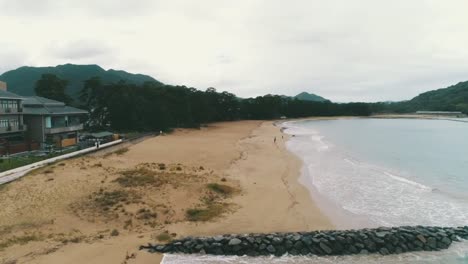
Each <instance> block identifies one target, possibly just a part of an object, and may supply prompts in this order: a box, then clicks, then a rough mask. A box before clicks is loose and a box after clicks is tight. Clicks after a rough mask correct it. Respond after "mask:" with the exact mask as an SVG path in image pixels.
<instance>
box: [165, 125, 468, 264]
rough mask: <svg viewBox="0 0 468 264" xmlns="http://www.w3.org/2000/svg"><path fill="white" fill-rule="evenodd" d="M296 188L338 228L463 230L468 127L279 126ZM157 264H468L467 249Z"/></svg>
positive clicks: (462, 245)
mask: <svg viewBox="0 0 468 264" xmlns="http://www.w3.org/2000/svg"><path fill="white" fill-rule="evenodd" d="M283 126H284V128H285V133H287V134H290V135H291V136H292V137H291V139H290V140H289V141H288V142H287V147H288V149H289V150H290V151H291V152H293V153H294V154H296V155H297V156H298V157H299V158H300V159H301V160H302V161H303V169H302V176H301V178H300V182H301V183H302V184H304V185H305V186H306V187H307V188H308V189H309V190H310V194H311V197H312V198H313V200H314V201H315V202H317V204H318V206H319V207H320V208H321V209H322V211H323V212H324V213H325V214H326V215H327V216H328V217H329V218H330V219H331V221H332V222H333V223H334V224H335V225H336V226H337V227H338V228H363V227H376V226H399V225H437V226H463V225H468V123H466V122H454V121H450V120H419V119H371V118H366V119H360V118H356V119H338V120H314V121H294V122H287V123H284V124H283ZM163 263H173V264H174V263H193V264H195V263H258V264H261V263H431V264H433V263H468V242H457V243H454V244H452V246H451V247H450V248H449V249H447V250H443V251H439V252H415V253H405V254H400V255H390V256H380V255H376V254H374V255H353V256H341V257H316V256H283V257H280V258H276V257H258V258H251V257H246V256H244V257H236V256H223V257H220V256H201V255H180V254H175V255H172V254H167V255H165V256H164V260H163Z"/></svg>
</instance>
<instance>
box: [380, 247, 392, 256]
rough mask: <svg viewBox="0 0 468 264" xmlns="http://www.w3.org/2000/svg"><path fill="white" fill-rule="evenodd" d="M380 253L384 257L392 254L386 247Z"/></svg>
mask: <svg viewBox="0 0 468 264" xmlns="http://www.w3.org/2000/svg"><path fill="white" fill-rule="evenodd" d="M379 253H380V254H382V255H388V254H390V252H389V251H388V249H387V248H384V247H383V248H381V249H380V250H379Z"/></svg>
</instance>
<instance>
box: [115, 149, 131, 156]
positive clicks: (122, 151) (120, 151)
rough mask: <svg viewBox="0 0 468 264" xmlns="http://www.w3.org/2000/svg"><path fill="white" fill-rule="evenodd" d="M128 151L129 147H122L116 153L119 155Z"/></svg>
mask: <svg viewBox="0 0 468 264" xmlns="http://www.w3.org/2000/svg"><path fill="white" fill-rule="evenodd" d="M127 151H128V148H121V149H118V150H116V151H115V152H114V153H115V154H117V155H123V154H125V153H127Z"/></svg>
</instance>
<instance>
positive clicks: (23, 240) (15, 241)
mask: <svg viewBox="0 0 468 264" xmlns="http://www.w3.org/2000/svg"><path fill="white" fill-rule="evenodd" d="M43 239H44V236H43V235H41V234H24V235H22V236H13V237H11V238H8V239H6V240H4V241H2V242H0V251H2V250H4V249H5V248H7V247H10V246H13V245H24V244H27V243H29V242H32V241H41V240H43Z"/></svg>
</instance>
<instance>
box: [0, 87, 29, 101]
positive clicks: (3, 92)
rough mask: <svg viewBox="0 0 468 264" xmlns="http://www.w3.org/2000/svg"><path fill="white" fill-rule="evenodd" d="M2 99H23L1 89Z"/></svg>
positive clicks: (0, 96) (0, 95)
mask: <svg viewBox="0 0 468 264" xmlns="http://www.w3.org/2000/svg"><path fill="white" fill-rule="evenodd" d="M0 98H6V99H23V98H22V97H21V96H19V95H17V94H14V93H10V92H8V91H5V90H2V89H0Z"/></svg>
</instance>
